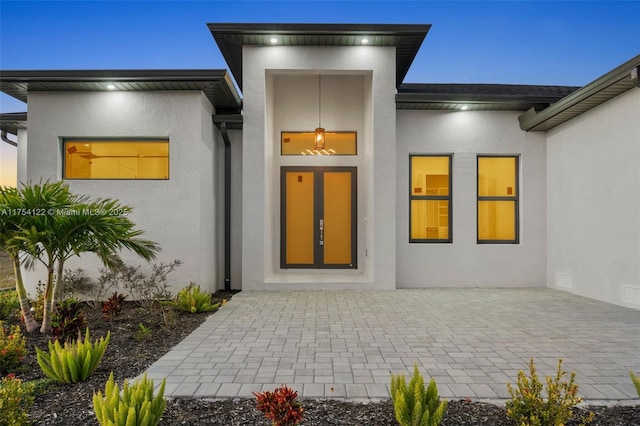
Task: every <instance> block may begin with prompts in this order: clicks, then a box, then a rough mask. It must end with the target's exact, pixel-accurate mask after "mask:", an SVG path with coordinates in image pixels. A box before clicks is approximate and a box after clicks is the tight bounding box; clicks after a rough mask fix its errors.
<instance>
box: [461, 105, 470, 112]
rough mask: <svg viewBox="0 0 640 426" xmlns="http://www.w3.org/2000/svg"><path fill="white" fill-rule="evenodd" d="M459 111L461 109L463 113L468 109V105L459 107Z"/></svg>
mask: <svg viewBox="0 0 640 426" xmlns="http://www.w3.org/2000/svg"><path fill="white" fill-rule="evenodd" d="M460 109H461V110H462V111H465V110H468V109H469V106H468V105H462V106H461V107H460Z"/></svg>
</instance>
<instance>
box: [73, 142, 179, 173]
mask: <svg viewBox="0 0 640 426" xmlns="http://www.w3.org/2000/svg"><path fill="white" fill-rule="evenodd" d="M64 178H65V179H169V141H168V140H166V139H164V140H162V139H160V140H94V139H92V140H77V139H74V140H65V141H64Z"/></svg>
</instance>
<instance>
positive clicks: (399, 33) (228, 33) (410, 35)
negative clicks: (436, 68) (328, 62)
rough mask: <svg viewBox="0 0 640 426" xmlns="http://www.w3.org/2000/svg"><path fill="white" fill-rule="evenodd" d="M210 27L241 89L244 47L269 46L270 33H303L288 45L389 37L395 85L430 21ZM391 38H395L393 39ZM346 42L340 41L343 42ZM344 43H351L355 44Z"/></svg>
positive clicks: (422, 39) (215, 24) (333, 43)
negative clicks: (342, 38)
mask: <svg viewBox="0 0 640 426" xmlns="http://www.w3.org/2000/svg"><path fill="white" fill-rule="evenodd" d="M207 27H208V28H209V31H210V32H211V35H212V36H213V38H214V40H215V42H216V44H217V45H218V48H219V49H220V52H221V53H222V56H223V57H224V59H225V61H226V62H227V65H228V66H229V68H230V70H231V73H232V74H233V77H234V78H235V80H236V82H237V84H238V87H239V88H240V90H242V47H243V46H265V47H266V46H270V43H269V42H268V41H267V40H268V38H269V37H270V36H271V35H275V36H286V35H289V36H303V37H304V41H302V42H301V43H300V44H296V43H294V44H287V45H288V46H292V45H293V46H334V45H336V44H335V42H331V43H328V42H327V40H330V38H331V36H346V38H349V37H353V36H363V35H367V36H369V37H374V38H375V37H380V38H381V39H387V43H391V44H384V45H385V46H387V45H388V46H395V47H396V53H397V57H396V86H399V85H400V84H401V83H402V80H403V79H404V77H405V76H406V74H407V72H408V70H409V67H410V66H411V64H412V63H413V60H414V58H415V56H416V54H417V52H418V50H419V49H420V46H421V45H422V42H423V41H424V39H425V37H426V35H427V33H428V32H429V29H430V28H431V25H430V24H413V25H410V24H248V23H247V24H238V23H236V24H229V23H208V24H207ZM256 37H257V38H256ZM403 37H404V39H403ZM390 40H394V42H391V41H390ZM344 42H345V41H341V43H344ZM393 43H396V44H393ZM338 45H342V44H338ZM344 45H345V46H351V45H352V44H344ZM399 46H402V47H403V49H401V50H402V53H400V52H399V51H398V47H399Z"/></svg>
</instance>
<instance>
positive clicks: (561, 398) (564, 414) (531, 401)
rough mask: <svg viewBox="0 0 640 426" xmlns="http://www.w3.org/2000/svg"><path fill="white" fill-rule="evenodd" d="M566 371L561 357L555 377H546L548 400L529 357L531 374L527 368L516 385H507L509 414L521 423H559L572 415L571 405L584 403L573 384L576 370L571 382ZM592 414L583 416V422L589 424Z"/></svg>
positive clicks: (537, 425)
mask: <svg viewBox="0 0 640 426" xmlns="http://www.w3.org/2000/svg"><path fill="white" fill-rule="evenodd" d="M566 374H567V373H566V372H565V371H563V370H562V359H560V360H558V372H557V373H556V376H555V378H553V379H552V378H551V377H550V376H547V377H546V383H547V386H546V394H547V400H546V401H545V400H544V398H543V397H542V387H543V385H542V382H540V380H539V379H538V374H537V372H536V366H535V364H534V362H533V358H531V359H530V360H529V377H527V375H526V374H525V372H524V371H522V370H520V372H519V373H518V383H517V386H518V387H517V388H514V387H512V386H511V384H507V389H508V390H509V394H510V395H511V400H509V401H507V416H509V418H510V419H511V420H513V421H514V422H516V423H517V424H518V425H521V426H560V425H564V424H565V423H566V422H567V421H569V420H570V419H571V418H572V417H573V410H572V409H571V408H572V407H574V406H576V405H577V404H579V403H580V402H582V398H580V397H579V396H578V385H577V384H576V383H574V380H575V376H576V373H573V372H572V373H571V374H570V376H569V381H568V382H567V381H563V380H562V378H563V377H564V376H565V375H566ZM592 418H593V413H590V415H588V416H586V417H585V418H583V419H581V423H580V424H581V425H583V424H588V423H589V422H590V421H591V420H592Z"/></svg>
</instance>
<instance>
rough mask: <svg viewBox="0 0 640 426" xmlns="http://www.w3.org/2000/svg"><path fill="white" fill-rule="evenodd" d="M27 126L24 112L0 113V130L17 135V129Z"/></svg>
mask: <svg viewBox="0 0 640 426" xmlns="http://www.w3.org/2000/svg"><path fill="white" fill-rule="evenodd" d="M26 128H27V113H26V112H7V113H4V114H0V130H1V131H3V132H7V133H11V134H12V135H17V134H18V130H20V129H26Z"/></svg>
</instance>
